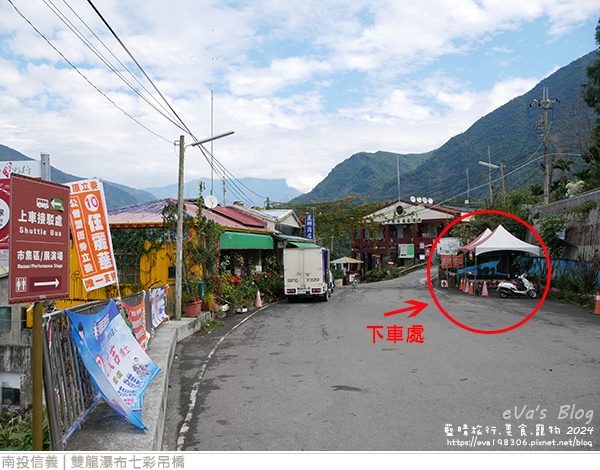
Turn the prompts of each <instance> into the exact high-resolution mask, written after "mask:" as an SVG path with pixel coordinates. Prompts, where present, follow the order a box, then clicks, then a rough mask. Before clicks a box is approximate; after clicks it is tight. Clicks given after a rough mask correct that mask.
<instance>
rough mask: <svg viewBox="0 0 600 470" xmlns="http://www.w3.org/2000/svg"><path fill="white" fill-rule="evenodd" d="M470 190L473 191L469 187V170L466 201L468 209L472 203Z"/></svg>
mask: <svg viewBox="0 0 600 470" xmlns="http://www.w3.org/2000/svg"><path fill="white" fill-rule="evenodd" d="M470 190H471V188H470V186H469V169H468V168H467V200H466V201H465V203H466V205H467V208H468V207H469V202H470V201H469V200H470V197H469V192H470Z"/></svg>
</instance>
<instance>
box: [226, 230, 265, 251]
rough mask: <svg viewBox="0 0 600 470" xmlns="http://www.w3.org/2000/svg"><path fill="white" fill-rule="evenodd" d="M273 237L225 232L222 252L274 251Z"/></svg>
mask: <svg viewBox="0 0 600 470" xmlns="http://www.w3.org/2000/svg"><path fill="white" fill-rule="evenodd" d="M272 249H273V238H272V237H271V235H262V234H260V233H243V232H225V233H223V234H222V235H221V250H272Z"/></svg>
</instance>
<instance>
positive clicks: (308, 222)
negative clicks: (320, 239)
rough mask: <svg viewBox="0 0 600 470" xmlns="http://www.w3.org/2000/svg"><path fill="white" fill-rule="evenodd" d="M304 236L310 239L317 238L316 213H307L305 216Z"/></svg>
mask: <svg viewBox="0 0 600 470" xmlns="http://www.w3.org/2000/svg"><path fill="white" fill-rule="evenodd" d="M304 236H305V237H306V238H308V239H309V240H314V239H315V215H314V214H306V217H305V218H304Z"/></svg>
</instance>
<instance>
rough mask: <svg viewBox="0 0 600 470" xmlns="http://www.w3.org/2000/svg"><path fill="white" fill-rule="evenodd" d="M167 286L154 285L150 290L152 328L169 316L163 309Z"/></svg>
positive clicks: (165, 301)
mask: <svg viewBox="0 0 600 470" xmlns="http://www.w3.org/2000/svg"><path fill="white" fill-rule="evenodd" d="M168 288H169V286H162V287H156V288H154V289H152V290H151V291H150V308H151V310H152V328H156V327H157V326H158V325H160V324H161V323H162V322H164V321H165V320H168V319H169V317H168V315H167V312H166V311H165V306H166V304H167V289H168Z"/></svg>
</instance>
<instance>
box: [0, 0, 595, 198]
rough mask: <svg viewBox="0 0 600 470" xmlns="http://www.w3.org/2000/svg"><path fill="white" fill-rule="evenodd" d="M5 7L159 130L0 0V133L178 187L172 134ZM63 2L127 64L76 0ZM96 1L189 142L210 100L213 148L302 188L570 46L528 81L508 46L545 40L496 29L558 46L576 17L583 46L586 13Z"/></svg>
mask: <svg viewBox="0 0 600 470" xmlns="http://www.w3.org/2000/svg"><path fill="white" fill-rule="evenodd" d="M15 4H16V5H17V6H18V7H19V8H20V9H21V10H22V11H23V14H24V15H25V16H26V17H27V18H28V19H30V20H31V21H32V23H33V24H34V25H35V26H36V27H37V28H39V29H40V31H41V32H42V33H43V34H45V35H46V36H47V37H48V38H49V39H50V40H52V42H53V44H55V46H56V47H57V49H59V50H60V51H61V52H62V53H63V54H64V55H65V56H66V57H67V58H68V59H69V60H71V61H73V63H75V64H77V66H78V67H79V68H80V69H81V71H82V73H85V74H86V76H87V77H88V78H89V80H90V81H91V82H93V83H94V85H96V86H97V87H98V88H100V89H101V90H102V91H103V92H104V93H106V94H107V95H108V96H109V97H110V99H111V100H113V101H114V102H115V103H116V104H117V105H118V106H119V107H121V108H122V109H124V110H125V111H126V112H127V113H128V114H129V115H130V116H132V117H135V119H137V120H139V122H141V123H142V124H143V125H144V126H146V127H147V128H149V129H151V130H152V131H153V132H155V133H156V134H158V135H160V136H161V137H162V138H160V137H157V136H156V135H153V134H152V133H150V132H148V131H147V130H145V129H144V128H142V127H140V126H139V125H138V124H136V123H135V122H133V121H132V119H130V118H129V117H127V116H126V115H125V114H124V113H123V112H122V111H120V110H118V109H117V108H116V107H115V106H113V105H112V104H111V103H109V102H108V101H107V100H106V99H105V98H104V97H103V96H101V95H100V94H99V93H98V92H97V91H96V90H94V88H92V87H91V86H90V85H89V84H88V83H87V82H86V81H84V80H83V79H82V78H81V76H79V75H78V74H77V72H75V71H74V70H73V69H72V68H70V66H68V65H66V64H65V63H64V62H63V60H62V59H61V57H60V56H59V55H58V54H57V53H56V52H55V51H54V50H53V49H52V48H51V47H50V46H49V45H48V44H47V43H46V42H45V41H44V40H43V39H42V38H41V37H40V36H39V35H38V34H37V33H35V32H34V31H33V30H32V29H31V27H30V26H29V25H28V24H27V23H26V22H25V21H24V20H23V19H22V18H21V17H19V16H18V15H17V14H16V12H15V11H14V9H13V8H12V7H11V6H10V5H9V4H7V3H6V2H4V3H1V4H0V41H1V43H2V49H1V52H0V137H1V138H0V143H2V144H4V145H8V146H11V147H13V148H15V149H17V150H19V151H21V152H23V153H26V154H27V155H29V156H32V157H36V158H37V156H38V155H39V152H40V151H42V150H44V151H49V152H50V153H51V157H52V159H53V164H54V165H55V166H57V167H58V168H60V169H62V170H63V171H67V172H70V173H74V174H77V175H80V176H82V177H91V176H98V177H102V178H105V179H109V180H112V181H115V182H119V183H123V184H128V185H131V186H135V187H146V186H157V185H163V184H168V183H173V182H175V181H176V178H177V171H176V166H175V165H176V160H177V154H176V151H177V150H176V149H175V148H174V146H173V141H175V140H176V139H177V138H178V136H179V135H180V134H181V133H182V132H183V131H182V130H181V129H180V128H178V127H176V126H175V125H173V124H172V123H170V122H169V121H168V120H167V119H165V118H164V117H163V116H161V115H160V114H159V113H158V112H156V110H155V109H153V108H152V107H150V106H149V105H148V104H147V103H145V102H144V101H143V100H141V99H140V98H139V97H138V96H136V95H135V94H133V92H132V91H131V90H130V89H129V88H128V86H127V85H125V84H124V83H123V82H122V81H120V80H119V79H118V77H117V76H116V75H115V74H114V73H112V72H111V71H109V70H108V69H107V68H106V66H105V65H103V64H102V63H101V62H100V61H99V60H98V59H97V58H96V57H95V56H94V54H93V53H92V52H91V51H90V50H89V49H88V48H87V47H86V46H85V45H84V44H83V43H82V42H81V41H80V40H79V39H77V38H75V36H73V34H72V33H71V32H70V31H68V30H67V29H66V27H65V26H64V24H63V23H62V22H60V20H59V19H58V18H57V17H56V16H55V15H54V14H52V13H51V12H50V11H49V10H48V9H47V7H46V6H45V5H44V4H42V3H38V2H37V1H24V0H15ZM69 4H70V5H72V6H73V8H74V9H76V10H77V12H78V13H79V14H81V15H82V17H83V18H84V19H85V21H86V23H87V24H88V25H89V26H90V27H91V28H92V29H93V30H94V32H96V33H97V34H98V35H99V36H100V37H101V38H102V40H103V41H104V42H105V43H106V44H107V45H108V47H109V48H110V49H111V51H113V52H115V53H116V54H117V55H118V57H119V58H120V60H121V61H122V62H123V63H126V64H127V65H128V66H131V59H129V58H128V57H127V55H126V54H125V53H124V51H122V50H121V49H120V48H119V46H118V45H117V43H116V41H115V40H114V38H112V37H111V35H110V34H109V32H108V31H107V30H106V28H105V27H104V26H103V25H102V23H101V21H100V20H99V19H98V18H97V17H96V16H95V15H94V13H93V12H92V11H91V9H90V8H89V5H88V4H87V2H86V1H85V0H72V1H71V2H69ZM212 4H214V7H212V8H211V5H212ZM57 5H59V6H61V5H63V4H62V3H57ZM98 7H99V8H100V10H101V11H102V13H103V14H104V16H105V17H106V19H107V20H108V21H109V23H110V24H111V25H112V26H113V28H114V29H115V31H117V33H118V34H119V36H120V37H121V39H122V40H123V41H124V42H125V44H126V45H127V46H128V47H129V49H130V50H131V52H132V53H133V55H134V56H135V57H136V59H137V60H138V61H139V62H140V63H141V64H142V65H143V67H144V69H145V70H146V72H147V73H149V74H150V75H151V77H152V78H153V80H154V82H155V84H157V86H158V87H159V89H160V91H161V92H162V93H163V95H164V96H165V97H166V98H167V99H168V100H169V102H170V103H171V104H172V106H173V107H174V109H175V110H176V111H177V113H178V115H179V116H180V117H181V118H182V119H183V120H184V122H185V123H186V124H187V125H188V126H189V127H190V129H192V132H193V133H194V135H195V136H196V137H198V138H201V137H205V136H208V135H210V132H211V103H212V105H213V108H212V109H213V113H214V132H215V133H219V132H223V131H227V130H230V129H232V130H235V134H234V135H233V136H231V137H228V138H227V139H223V140H222V141H218V142H215V144H214V148H215V155H216V156H217V158H219V160H220V161H222V162H223V164H224V165H226V167H227V168H228V169H229V170H230V171H231V172H232V173H233V174H234V175H236V176H237V177H245V176H253V177H266V178H269V177H273V178H275V177H276V178H281V177H284V178H286V179H287V180H288V184H290V185H291V186H294V187H298V188H299V189H301V190H304V191H307V190H309V189H311V187H312V186H314V185H315V184H316V183H317V182H319V181H321V180H322V179H323V178H324V177H325V176H326V175H327V174H328V173H329V171H330V170H331V168H333V167H334V166H335V165H336V164H337V163H339V162H340V161H342V160H343V159H345V158H347V157H349V156H350V155H352V154H354V153H356V152H360V151H377V150H390V151H398V152H400V153H411V152H424V151H429V150H432V149H433V148H436V147H437V146H439V145H441V144H443V143H444V142H445V141H446V140H447V139H449V138H450V137H452V136H453V135H455V134H456V133H458V132H462V131H464V130H465V129H466V128H468V127H469V126H470V125H471V124H472V123H473V122H474V121H475V120H476V119H478V118H479V117H481V116H482V115H484V114H486V113H488V112H490V111H492V110H493V109H495V108H496V107H498V106H500V105H502V104H504V103H505V102H507V101H508V100H510V99H512V98H514V97H515V96H517V95H518V94H522V93H523V92H525V91H527V90H528V89H529V88H531V86H533V85H534V84H535V82H536V81H537V80H538V79H539V78H541V76H542V75H543V74H544V73H546V72H548V71H550V70H551V69H552V67H553V66H555V65H559V66H562V65H567V63H568V62H570V60H574V59H576V58H577V55H578V54H577V53H576V52H574V53H573V57H571V58H570V60H568V61H567V62H565V63H562V64H555V63H554V62H549V61H546V62H545V65H544V66H543V67H542V69H540V70H539V72H540V77H539V78H536V77H534V76H532V75H535V74H532V73H525V72H523V71H521V70H519V69H518V68H515V67H516V65H517V64H518V62H519V61H516V60H514V57H515V56H517V55H519V56H520V57H523V58H524V60H527V57H531V56H532V54H536V58H537V59H538V60H541V59H540V57H543V51H542V50H538V51H531V50H527V49H519V45H518V43H517V42H516V41H515V44H512V43H511V44H510V46H507V45H506V43H503V42H495V38H496V37H497V36H499V35H502V34H504V35H516V36H526V35H527V34H528V25H529V24H532V22H542V23H544V24H547V25H548V35H547V36H545V37H540V38H539V44H540V48H541V47H542V46H544V45H545V44H546V43H547V42H548V41H549V40H553V41H554V46H556V44H560V41H561V38H563V37H570V36H569V35H570V34H575V33H576V32H577V31H580V30H577V28H578V27H581V25H582V24H584V25H586V26H585V28H586V31H587V33H589V34H590V38H589V42H590V44H593V28H592V26H595V20H596V19H597V18H595V16H597V15H598V7H597V4H596V1H590V0H577V1H575V0H572V1H567V0H531V1H528V2H525V3H523V2H522V1H521V0H518V1H517V0H482V1H474V0H459V1H456V2H447V1H444V0H437V1H430V2H414V1H408V0H406V1H385V0H357V1H354V2H347V1H345V0H320V1H317V0H303V1H299V0H288V1H287V2H280V1H276V0H260V1H250V0H245V1H244V0H243V1H240V2H236V3H235V4H230V3H228V2H219V1H216V2H208V1H204V2H198V1H197V0H176V1H175V3H173V2H170V3H165V2H159V1H158V0H143V1H142V0H135V1H134V0H132V1H129V2H119V1H115V0H112V1H107V2H102V4H101V5H100V4H99V5H98ZM69 17H70V18H73V16H72V14H70V13H69ZM592 20H594V21H593V24H592V23H591V21H592ZM79 27H80V28H81V30H82V32H83V33H84V34H85V36H86V37H87V38H88V39H90V40H94V41H95V39H94V38H93V37H92V35H91V34H90V33H89V32H88V31H86V30H85V29H84V27H83V26H82V25H81V24H79ZM574 32H575V33H574ZM587 33H586V34H587ZM536 39H538V38H536ZM95 44H97V47H99V48H101V47H102V46H100V45H98V43H97V42H96V41H95ZM477 51H479V52H481V51H484V54H482V55H483V56H485V52H487V51H493V52H494V53H495V56H494V57H493V58H490V62H489V63H488V67H497V68H498V70H500V68H501V69H502V72H501V74H500V72H499V73H498V74H497V75H496V76H495V77H494V76H492V75H491V74H490V75H491V77H490V78H486V79H485V80H486V81H485V82H484V83H483V79H482V80H481V81H482V83H478V84H477V85H475V84H474V83H473V81H472V80H469V78H468V77H467V76H466V74H465V73H464V71H461V70H460V69H459V67H457V68H453V65H452V60H451V59H454V58H456V59H461V61H468V60H469V58H470V54H472V53H473V52H477ZM585 52H586V51H584V53H585ZM103 53H104V54H107V53H106V51H104V52H103ZM579 55H581V54H579ZM107 57H109V56H108V55H107ZM441 59H444V61H445V62H444V65H443V66H441V65H439V66H438V64H440V62H439V61H440V60H441ZM111 60H113V59H111ZM521 63H522V62H521ZM118 67H119V68H121V66H120V65H119V66H118ZM544 67H545V69H546V70H544V69H543V68H544ZM474 70H477V68H476V67H474ZM136 74H137V76H138V78H140V80H143V78H142V77H141V75H140V73H139V72H136ZM144 83H145V86H146V87H147V89H148V90H150V91H152V94H153V95H154V96H155V97H156V93H155V92H154V91H153V90H152V87H151V86H150V84H148V83H147V82H144ZM136 86H138V87H139V85H136ZM211 89H212V90H214V95H213V96H212V99H211ZM144 93H145V94H146V92H144ZM164 112H168V111H166V110H165V111H164ZM186 139H187V141H190V142H191V137H189V136H186ZM188 152H189V158H186V178H187V179H191V178H193V177H197V176H207V175H208V174H209V173H210V170H209V167H208V164H207V163H206V161H204V159H203V158H202V157H201V156H200V155H199V154H198V152H196V151H194V152H193V153H191V152H192V150H191V149H190V150H188Z"/></svg>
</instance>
